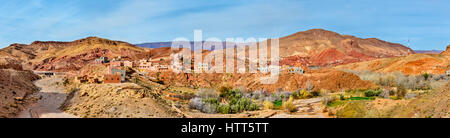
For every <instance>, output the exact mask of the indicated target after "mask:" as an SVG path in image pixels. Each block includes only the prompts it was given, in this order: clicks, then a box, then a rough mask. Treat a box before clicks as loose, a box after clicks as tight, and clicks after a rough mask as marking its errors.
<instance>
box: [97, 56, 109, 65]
mask: <svg viewBox="0 0 450 138" xmlns="http://www.w3.org/2000/svg"><path fill="white" fill-rule="evenodd" d="M103 63H108V57H100V58H97V59H95V61H94V64H103Z"/></svg>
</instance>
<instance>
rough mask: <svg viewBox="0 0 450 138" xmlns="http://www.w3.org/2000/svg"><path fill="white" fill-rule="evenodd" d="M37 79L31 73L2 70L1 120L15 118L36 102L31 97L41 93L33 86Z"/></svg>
mask: <svg viewBox="0 0 450 138" xmlns="http://www.w3.org/2000/svg"><path fill="white" fill-rule="evenodd" d="M37 79H39V76H37V75H35V74H33V72H31V71H19V70H14V69H0V97H1V98H2V100H0V118H10V117H15V116H16V115H17V114H18V113H19V112H20V111H22V110H24V109H25V107H26V106H27V105H29V104H31V103H33V102H34V100H35V98H32V97H29V95H31V94H33V93H36V92H38V91H39V90H38V88H37V87H36V86H35V85H34V84H33V81H35V80H37Z"/></svg>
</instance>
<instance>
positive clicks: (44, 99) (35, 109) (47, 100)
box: [17, 77, 78, 118]
mask: <svg viewBox="0 0 450 138" xmlns="http://www.w3.org/2000/svg"><path fill="white" fill-rule="evenodd" d="M61 82H62V77H47V78H43V79H40V80H37V81H35V82H34V84H35V85H36V86H37V87H39V88H40V89H41V90H40V92H39V93H37V94H35V95H34V96H35V97H38V98H39V99H40V100H38V101H37V103H35V104H33V105H31V106H30V107H28V108H27V109H26V110H24V111H22V112H21V113H19V115H18V116H17V117H18V118H78V117H76V116H74V115H71V114H68V113H64V112H63V111H61V110H60V109H59V107H60V106H61V104H62V103H63V102H64V101H65V99H66V97H67V93H65V92H64V88H63V87H62V86H61V85H59V84H61ZM58 83H59V84H58Z"/></svg>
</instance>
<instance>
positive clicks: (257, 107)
mask: <svg viewBox="0 0 450 138" xmlns="http://www.w3.org/2000/svg"><path fill="white" fill-rule="evenodd" d="M248 110H249V111H256V110H259V105H258V104H255V103H252V104H251V105H250V108H249V109H248Z"/></svg>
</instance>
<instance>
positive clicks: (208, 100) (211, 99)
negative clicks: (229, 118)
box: [203, 98, 220, 105]
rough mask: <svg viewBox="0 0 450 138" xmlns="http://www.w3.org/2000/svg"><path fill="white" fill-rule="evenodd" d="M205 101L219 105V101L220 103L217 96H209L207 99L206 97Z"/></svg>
mask: <svg viewBox="0 0 450 138" xmlns="http://www.w3.org/2000/svg"><path fill="white" fill-rule="evenodd" d="M203 102H205V103H209V104H214V105H219V103H220V102H219V100H218V99H217V98H207V99H204V100H203Z"/></svg>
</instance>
